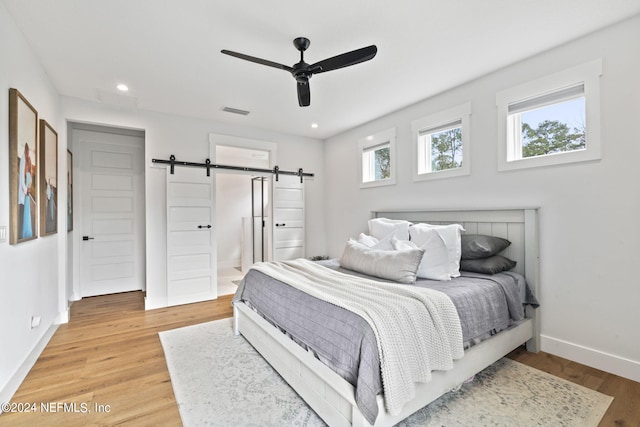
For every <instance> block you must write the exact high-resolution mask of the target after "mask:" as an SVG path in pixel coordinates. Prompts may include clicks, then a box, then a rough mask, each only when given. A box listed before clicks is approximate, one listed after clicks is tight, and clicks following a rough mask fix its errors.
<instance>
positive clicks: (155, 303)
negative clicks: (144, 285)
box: [144, 296, 169, 310]
mask: <svg viewBox="0 0 640 427" xmlns="http://www.w3.org/2000/svg"><path fill="white" fill-rule="evenodd" d="M164 307H169V303H168V302H167V298H166V297H165V298H149V297H148V296H147V297H144V309H145V310H154V309H156V308H164Z"/></svg>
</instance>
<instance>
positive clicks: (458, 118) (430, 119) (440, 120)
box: [411, 102, 471, 181]
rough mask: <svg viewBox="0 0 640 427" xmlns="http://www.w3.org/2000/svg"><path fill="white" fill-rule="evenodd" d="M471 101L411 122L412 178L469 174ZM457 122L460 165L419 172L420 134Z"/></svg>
mask: <svg viewBox="0 0 640 427" xmlns="http://www.w3.org/2000/svg"><path fill="white" fill-rule="evenodd" d="M470 119H471V103H470V102H467V103H465V104H462V105H458V106H456V107H452V108H449V109H447V110H444V111H440V112H438V113H435V114H431V115H429V116H426V117H422V118H420V119H417V120H414V121H412V122H411V134H412V135H413V138H414V141H415V142H414V153H415V156H414V158H415V161H414V162H413V180H414V181H426V180H432V179H442V178H451V177H456V176H463V175H469V174H470V173H471V154H470V153H471V150H470V147H469V143H470V142H469V141H470V134H471V132H470V129H469V126H470ZM454 123H459V124H460V125H459V126H456V127H460V128H462V166H460V167H459V168H453V169H444V170H438V171H429V172H423V173H420V163H421V162H424V158H425V153H424V148H423V147H422V146H421V145H422V144H421V142H420V134H424V133H426V132H432V131H442V130H445V129H446V127H448V126H449V125H453V124H454Z"/></svg>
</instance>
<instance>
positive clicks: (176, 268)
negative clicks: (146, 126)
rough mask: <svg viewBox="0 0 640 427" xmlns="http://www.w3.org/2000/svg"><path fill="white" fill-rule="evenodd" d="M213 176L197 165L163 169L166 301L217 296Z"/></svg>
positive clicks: (188, 301)
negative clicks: (165, 219)
mask: <svg viewBox="0 0 640 427" xmlns="http://www.w3.org/2000/svg"><path fill="white" fill-rule="evenodd" d="M212 175H213V174H212ZM214 180H215V175H213V176H210V177H208V176H206V173H205V171H204V170H203V169H199V168H198V169H189V168H176V170H175V173H174V174H173V175H172V174H170V173H169V169H167V302H168V305H178V304H188V303H192V302H197V301H205V300H211V299H216V298H217V293H218V291H217V277H216V274H217V260H216V241H215V224H214V203H215V188H216V187H215V181H214Z"/></svg>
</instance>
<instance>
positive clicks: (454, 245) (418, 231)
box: [409, 223, 464, 277]
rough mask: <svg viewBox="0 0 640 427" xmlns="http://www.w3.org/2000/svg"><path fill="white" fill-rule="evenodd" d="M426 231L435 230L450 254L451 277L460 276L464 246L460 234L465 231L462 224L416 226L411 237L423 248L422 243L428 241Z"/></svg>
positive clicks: (411, 229) (410, 229)
mask: <svg viewBox="0 0 640 427" xmlns="http://www.w3.org/2000/svg"><path fill="white" fill-rule="evenodd" d="M426 230H435V231H436V232H437V233H438V234H439V235H440V237H442V240H443V241H444V243H445V245H446V246H447V250H448V252H449V276H451V277H458V276H460V257H461V255H462V244H461V240H460V234H461V232H463V231H464V228H463V227H462V226H461V225H460V224H449V225H433V224H425V223H421V224H415V225H412V226H411V227H410V228H409V235H410V236H411V241H412V242H414V243H415V244H416V245H418V247H420V246H422V243H423V242H424V241H425V240H426V239H427V234H425V231H426Z"/></svg>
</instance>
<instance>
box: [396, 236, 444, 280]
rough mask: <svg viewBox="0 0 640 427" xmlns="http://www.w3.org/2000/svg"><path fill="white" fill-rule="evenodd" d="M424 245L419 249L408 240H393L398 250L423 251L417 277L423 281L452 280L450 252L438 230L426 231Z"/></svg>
mask: <svg viewBox="0 0 640 427" xmlns="http://www.w3.org/2000/svg"><path fill="white" fill-rule="evenodd" d="M422 237H423V238H424V240H423V242H422V245H420V246H419V247H418V246H417V245H416V244H415V243H414V242H410V241H408V240H398V239H395V238H394V239H392V240H391V243H392V244H393V247H394V248H395V249H397V250H407V249H416V248H418V249H422V250H424V254H423V255H422V260H421V261H420V266H419V267H418V272H417V273H416V276H418V277H420V278H422V279H431V280H451V276H450V275H449V251H448V250H447V245H445V244H444V240H442V237H440V235H439V234H438V233H437V232H436V230H425V231H424V235H423V236H422Z"/></svg>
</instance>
